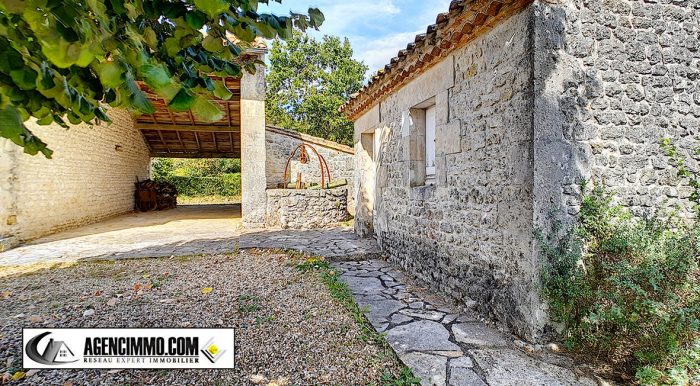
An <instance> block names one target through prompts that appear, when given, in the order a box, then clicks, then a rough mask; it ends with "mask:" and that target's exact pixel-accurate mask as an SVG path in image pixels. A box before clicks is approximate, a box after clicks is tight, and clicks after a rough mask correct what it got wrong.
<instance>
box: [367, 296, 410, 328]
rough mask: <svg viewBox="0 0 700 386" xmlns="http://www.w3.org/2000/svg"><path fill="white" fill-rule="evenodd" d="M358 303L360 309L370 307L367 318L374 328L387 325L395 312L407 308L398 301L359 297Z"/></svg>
mask: <svg viewBox="0 0 700 386" xmlns="http://www.w3.org/2000/svg"><path fill="white" fill-rule="evenodd" d="M357 303H358V305H359V306H360V307H365V306H366V307H369V312H368V313H367V318H368V319H369V321H370V322H371V323H372V325H373V326H375V327H376V326H378V325H381V324H384V323H386V322H387V321H389V319H390V315H391V314H393V313H394V312H396V311H398V310H400V309H401V308H404V307H406V305H405V304H404V303H403V302H400V301H398V300H387V299H381V300H374V299H367V298H366V297H365V298H361V297H358V298H357Z"/></svg>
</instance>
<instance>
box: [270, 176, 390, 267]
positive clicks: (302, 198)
mask: <svg viewBox="0 0 700 386" xmlns="http://www.w3.org/2000/svg"><path fill="white" fill-rule="evenodd" d="M266 194H267V209H266V211H265V226H266V227H269V228H275V227H280V228H283V229H287V228H290V229H315V228H325V227H332V226H334V225H337V224H338V223H340V222H343V221H345V220H346V219H347V218H348V189H347V188H336V189H318V190H311V189H268V190H267V191H266ZM377 276H378V275H377Z"/></svg>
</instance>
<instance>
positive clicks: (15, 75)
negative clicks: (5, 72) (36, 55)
mask: <svg viewBox="0 0 700 386" xmlns="http://www.w3.org/2000/svg"><path fill="white" fill-rule="evenodd" d="M38 75H39V74H37V73H36V71H34V70H32V69H31V68H29V67H24V68H23V69H21V70H13V71H10V77H12V81H13V82H15V84H16V85H17V87H19V88H20V89H22V90H33V89H35V88H36V78H37V76H38Z"/></svg>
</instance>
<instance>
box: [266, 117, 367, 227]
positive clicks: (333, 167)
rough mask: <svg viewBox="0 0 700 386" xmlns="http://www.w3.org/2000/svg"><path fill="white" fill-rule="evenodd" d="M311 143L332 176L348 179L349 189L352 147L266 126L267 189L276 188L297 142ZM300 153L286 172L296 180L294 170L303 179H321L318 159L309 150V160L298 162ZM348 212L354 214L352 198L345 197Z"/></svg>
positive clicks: (349, 188)
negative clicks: (322, 158) (324, 161)
mask: <svg viewBox="0 0 700 386" xmlns="http://www.w3.org/2000/svg"><path fill="white" fill-rule="evenodd" d="M302 143H304V144H307V145H312V146H313V147H314V148H315V149H316V150H317V151H318V152H319V153H320V154H321V155H322V156H323V157H324V158H325V159H326V162H328V168H329V169H330V172H331V179H333V180H338V179H345V180H347V182H348V190H349V191H350V192H352V191H353V190H352V184H353V177H354V172H355V161H354V149H353V148H351V147H349V146H345V145H341V144H339V143H335V142H332V141H328V140H325V139H323V138H317V137H313V136H310V135H307V134H303V133H298V132H296V131H292V130H287V129H281V128H279V127H271V126H268V127H267V129H266V132H265V152H266V158H265V173H266V175H267V188H268V189H277V188H279V187H280V186H278V185H279V184H281V183H282V178H283V175H284V167H285V166H286V164H287V158H289V155H290V154H291V152H292V151H293V150H294V149H295V148H296V147H297V146H299V145H300V144H302ZM298 155H299V153H298V152H297V157H295V159H294V160H292V162H291V163H290V165H289V175H290V176H292V177H291V179H292V180H296V175H297V173H302V175H303V179H304V182H318V183H320V182H321V170H320V167H319V163H318V158H317V157H316V155H315V154H313V152H311V151H310V152H309V162H308V163H306V164H301V163H300V162H299V157H298ZM348 208H349V211H350V213H355V197H354V196H353V195H350V196H349V197H348Z"/></svg>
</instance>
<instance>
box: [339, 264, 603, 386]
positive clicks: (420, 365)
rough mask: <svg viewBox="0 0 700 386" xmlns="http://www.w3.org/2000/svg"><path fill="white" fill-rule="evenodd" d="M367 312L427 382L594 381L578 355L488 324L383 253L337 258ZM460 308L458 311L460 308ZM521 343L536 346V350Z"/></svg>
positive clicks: (453, 385) (521, 385)
mask: <svg viewBox="0 0 700 386" xmlns="http://www.w3.org/2000/svg"><path fill="white" fill-rule="evenodd" d="M334 266H335V267H336V268H337V269H339V271H340V272H342V276H341V279H342V280H344V281H345V282H347V283H348V286H349V287H350V290H351V291H352V293H353V295H354V297H355V299H356V300H357V302H358V304H359V305H360V307H368V309H369V311H368V313H367V316H368V319H369V320H370V322H371V323H372V325H373V326H374V327H375V329H376V330H377V331H379V332H384V333H386V337H387V340H388V342H389V344H390V345H391V347H392V348H393V349H394V351H396V353H397V354H398V355H399V358H401V360H402V361H403V362H404V363H405V364H406V365H407V366H409V367H411V369H412V370H413V372H414V374H415V375H416V376H418V377H420V378H421V379H422V382H421V384H422V385H424V386H429V385H439V386H462V385H465V386H466V385H469V386H471V385H473V386H480V385H498V386H506V385H517V386H526V385H533V386H534V385H597V384H598V383H597V382H596V381H594V380H593V379H591V378H587V377H584V376H581V375H579V374H577V373H576V372H574V371H572V370H570V369H571V368H575V366H574V364H573V362H572V361H571V360H570V359H568V358H565V357H562V356H560V355H556V354H553V353H550V352H548V351H547V350H544V349H542V348H540V347H535V346H531V345H526V344H524V343H523V342H520V341H517V340H514V339H513V338H512V337H511V336H509V335H507V334H504V333H501V332H500V331H498V330H496V329H494V328H492V327H489V326H488V325H487V324H485V323H484V322H482V321H480V319H479V318H478V317H477V315H476V314H474V313H470V312H468V311H467V312H465V311H464V310H457V309H455V307H452V306H448V305H446V302H444V301H443V300H442V299H440V298H439V297H436V296H434V295H430V294H429V293H428V292H426V291H424V290H422V289H420V288H419V287H417V286H415V285H412V284H410V283H411V280H409V279H408V278H406V277H405V276H404V275H403V274H402V273H401V272H400V271H398V270H396V269H395V268H394V267H393V266H392V265H390V264H389V263H386V262H384V261H381V260H367V261H352V262H336V263H334ZM460 311H461V312H460ZM516 344H519V345H520V346H521V347H525V348H529V349H530V350H533V351H534V350H538V351H539V353H537V355H534V356H530V355H527V354H526V353H525V352H524V351H522V350H520V349H518V347H517V346H516Z"/></svg>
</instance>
